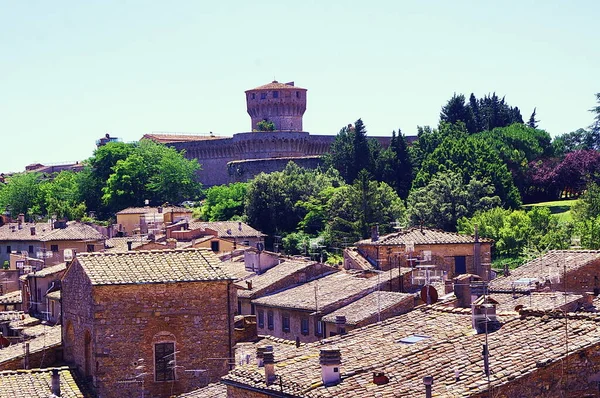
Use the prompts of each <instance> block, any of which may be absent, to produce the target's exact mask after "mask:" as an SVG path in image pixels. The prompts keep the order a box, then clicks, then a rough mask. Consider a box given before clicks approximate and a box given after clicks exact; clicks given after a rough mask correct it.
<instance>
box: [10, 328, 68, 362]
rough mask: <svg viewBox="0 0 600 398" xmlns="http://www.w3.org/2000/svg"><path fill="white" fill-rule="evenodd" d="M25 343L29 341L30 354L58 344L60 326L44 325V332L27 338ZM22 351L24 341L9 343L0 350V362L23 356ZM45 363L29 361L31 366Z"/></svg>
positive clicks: (23, 349) (59, 342)
mask: <svg viewBox="0 0 600 398" xmlns="http://www.w3.org/2000/svg"><path fill="white" fill-rule="evenodd" d="M27 343H29V353H30V354H34V353H36V352H40V351H43V350H45V349H48V348H54V347H58V346H60V345H61V344H62V342H61V333H60V326H46V329H45V333H43V334H41V335H38V336H37V337H34V338H33V339H30V340H27ZM24 353H25V343H16V344H11V345H9V346H8V347H6V348H3V349H1V350H0V364H1V363H3V362H6V361H11V360H13V359H16V358H23V356H24V355H25V354H24ZM45 365H47V363H43V362H41V361H37V362H34V363H31V366H33V367H44V366H45Z"/></svg>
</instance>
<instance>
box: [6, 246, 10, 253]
mask: <svg viewBox="0 0 600 398" xmlns="http://www.w3.org/2000/svg"><path fill="white" fill-rule="evenodd" d="M6 253H7V254H10V245H8V246H6Z"/></svg>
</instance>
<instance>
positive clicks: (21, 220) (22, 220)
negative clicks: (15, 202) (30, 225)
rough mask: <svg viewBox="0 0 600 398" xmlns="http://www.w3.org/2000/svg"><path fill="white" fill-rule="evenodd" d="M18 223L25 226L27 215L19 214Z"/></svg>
mask: <svg viewBox="0 0 600 398" xmlns="http://www.w3.org/2000/svg"><path fill="white" fill-rule="evenodd" d="M17 222H18V223H19V225H21V224H23V223H24V222H25V214H23V213H19V218H18V221H17ZM19 229H21V228H19Z"/></svg>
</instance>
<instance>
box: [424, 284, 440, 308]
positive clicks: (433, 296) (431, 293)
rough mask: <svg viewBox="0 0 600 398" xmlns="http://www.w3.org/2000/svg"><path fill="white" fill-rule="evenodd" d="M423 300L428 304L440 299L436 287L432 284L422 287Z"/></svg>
mask: <svg viewBox="0 0 600 398" xmlns="http://www.w3.org/2000/svg"><path fill="white" fill-rule="evenodd" d="M421 300H423V301H424V302H425V303H426V304H433V303H436V302H437V301H438V292H437V290H435V287H433V286H431V285H425V286H423V287H422V288H421Z"/></svg>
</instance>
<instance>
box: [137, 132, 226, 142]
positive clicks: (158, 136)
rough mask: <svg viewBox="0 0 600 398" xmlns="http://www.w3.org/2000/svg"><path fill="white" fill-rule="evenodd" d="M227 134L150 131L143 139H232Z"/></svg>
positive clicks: (175, 140)
mask: <svg viewBox="0 0 600 398" xmlns="http://www.w3.org/2000/svg"><path fill="white" fill-rule="evenodd" d="M230 138H231V137H227V136H215V135H209V134H208V135H202V134H177V133H172V134H171V133H149V134H144V136H143V137H142V139H148V140H152V141H154V142H159V143H163V144H167V143H174V142H192V141H208V140H222V139H230Z"/></svg>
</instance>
